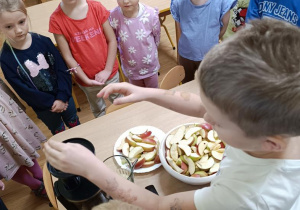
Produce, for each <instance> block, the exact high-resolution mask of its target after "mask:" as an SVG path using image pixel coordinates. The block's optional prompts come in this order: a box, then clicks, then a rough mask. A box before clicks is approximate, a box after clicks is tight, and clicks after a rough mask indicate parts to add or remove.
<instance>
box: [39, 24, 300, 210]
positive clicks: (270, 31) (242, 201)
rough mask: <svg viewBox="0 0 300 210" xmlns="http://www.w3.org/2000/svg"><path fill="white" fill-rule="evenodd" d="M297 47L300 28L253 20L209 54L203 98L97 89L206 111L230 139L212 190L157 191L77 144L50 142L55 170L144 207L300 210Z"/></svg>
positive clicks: (201, 77)
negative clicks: (123, 174)
mask: <svg viewBox="0 0 300 210" xmlns="http://www.w3.org/2000/svg"><path fill="white" fill-rule="evenodd" d="M278 49H280V50H278ZM299 49H300V29H299V28H297V27H295V26H292V25H290V24H287V23H285V22H281V21H278V20H273V19H265V20H258V21H253V22H252V27H249V28H246V29H243V30H241V31H239V32H238V33H236V34H235V35H234V36H232V37H231V38H229V39H226V40H225V41H224V42H222V43H221V44H219V45H217V46H215V47H214V48H212V50H211V51H210V52H209V53H208V54H207V55H206V56H205V58H204V60H203V62H202V63H201V65H200V67H199V71H198V72H197V74H196V78H197V81H198V82H199V84H200V88H199V90H200V97H197V96H196V95H194V94H189V93H182V92H181V93H180V92H175V91H172V90H160V89H149V88H148V89H143V88H140V87H136V86H133V85H129V84H127V83H123V84H114V85H110V86H108V87H106V88H104V89H103V90H102V91H101V92H100V93H99V96H100V97H104V98H105V97H107V96H108V94H110V93H112V92H119V93H122V94H124V95H125V96H124V97H123V98H120V99H117V100H115V103H116V104H121V103H127V102H135V101H141V100H148V101H150V102H154V103H156V104H159V105H162V106H164V107H168V108H169V109H171V110H175V111H179V112H181V113H184V114H187V115H193V116H199V117H203V116H204V119H205V120H206V121H207V122H209V123H210V124H212V126H213V128H214V130H216V131H217V133H218V135H219V138H220V139H222V140H223V141H224V142H226V143H227V147H226V151H225V157H224V159H223V160H222V162H221V166H220V170H219V172H218V174H217V176H216V177H215V178H214V180H213V181H212V182H211V186H210V187H205V188H202V189H199V190H196V191H189V192H181V193H176V194H172V195H168V196H157V195H155V194H153V193H151V192H147V190H145V189H142V188H141V187H139V186H137V185H135V184H134V183H131V182H130V181H127V180H124V179H123V178H122V177H120V176H118V175H117V174H115V173H113V172H112V171H110V170H109V169H108V168H107V167H106V166H105V164H103V162H101V161H100V160H98V159H97V157H96V156H94V155H93V154H92V153H91V152H90V151H88V150H87V149H85V148H84V147H82V146H80V145H78V144H77V145H76V144H63V143H60V142H55V141H49V142H47V143H46V144H45V152H46V153H45V154H46V157H47V159H48V161H49V162H50V163H51V164H52V166H54V167H55V168H58V169H61V170H63V171H65V172H69V173H72V174H79V175H82V176H84V177H87V178H88V179H89V180H90V181H92V182H93V183H95V184H96V185H97V186H99V187H100V188H101V189H102V190H103V191H105V192H106V193H108V194H109V195H110V196H112V197H113V198H114V199H123V201H126V202H129V203H132V204H134V205H137V206H140V207H143V208H145V209H196V208H197V209H212V210H218V209H251V210H254V209H272V210H282V209H289V210H298V209H300V182H299V179H300V153H299V151H300V123H299V121H300V91H299V89H300V83H299V80H300V59H299V57H300V51H299ZM200 98H201V99H200ZM174 102H176V103H174ZM78 154H80V155H78ZM87 160H88V161H87ZM86 168H93V170H86ZM99 177H101V178H99Z"/></svg>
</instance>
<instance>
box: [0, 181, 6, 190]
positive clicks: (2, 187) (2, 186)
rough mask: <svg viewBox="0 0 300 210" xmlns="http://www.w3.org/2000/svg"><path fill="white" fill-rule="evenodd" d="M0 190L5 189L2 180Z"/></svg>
mask: <svg viewBox="0 0 300 210" xmlns="http://www.w3.org/2000/svg"><path fill="white" fill-rule="evenodd" d="M0 189H1V190H4V189H5V184H4V183H3V182H2V180H0Z"/></svg>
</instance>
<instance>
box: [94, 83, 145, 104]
mask: <svg viewBox="0 0 300 210" xmlns="http://www.w3.org/2000/svg"><path fill="white" fill-rule="evenodd" d="M148 89H150V88H148ZM146 90H147V88H142V87H138V86H135V85H131V84H129V83H127V82H122V83H114V84H109V85H107V86H106V87H104V88H103V89H102V90H101V91H100V92H99V93H98V94H97V97H99V98H100V97H103V98H105V99H106V98H108V96H109V95H110V94H112V93H120V94H122V95H124V97H121V98H117V99H115V100H114V104H116V105H118V104H124V103H133V102H138V101H143V100H145V96H146V93H145V92H146Z"/></svg>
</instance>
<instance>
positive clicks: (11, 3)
mask: <svg viewBox="0 0 300 210" xmlns="http://www.w3.org/2000/svg"><path fill="white" fill-rule="evenodd" d="M16 11H20V12H23V13H24V14H25V15H26V16H27V9H26V6H25V4H24V2H23V1H22V0H0V20H1V14H2V13H3V12H16ZM4 41H5V37H4V36H3V34H2V33H1V36H0V46H1V47H2V45H3V42H4Z"/></svg>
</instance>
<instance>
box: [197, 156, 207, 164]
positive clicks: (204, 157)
mask: <svg viewBox="0 0 300 210" xmlns="http://www.w3.org/2000/svg"><path fill="white" fill-rule="evenodd" d="M207 160H208V154H205V155H203V156H202V157H201V159H200V160H199V162H201V163H204V162H206V161H207Z"/></svg>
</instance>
